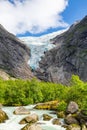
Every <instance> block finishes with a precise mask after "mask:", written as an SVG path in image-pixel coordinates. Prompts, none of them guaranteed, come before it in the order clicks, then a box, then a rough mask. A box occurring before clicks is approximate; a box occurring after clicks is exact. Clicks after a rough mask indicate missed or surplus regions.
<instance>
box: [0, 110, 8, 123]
mask: <svg viewBox="0 0 87 130" xmlns="http://www.w3.org/2000/svg"><path fill="white" fill-rule="evenodd" d="M7 119H8V116H7V114H6V113H5V112H4V111H3V110H1V109H0V123H3V122H5V120H7Z"/></svg>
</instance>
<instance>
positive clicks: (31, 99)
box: [0, 75, 87, 109]
mask: <svg viewBox="0 0 87 130" xmlns="http://www.w3.org/2000/svg"><path fill="white" fill-rule="evenodd" d="M56 99H58V100H59V101H64V102H66V103H68V102H70V101H76V102H77V103H78V104H79V106H80V108H81V109H84V108H85V109H86V108H87V83H86V82H83V81H81V80H80V79H79V77H78V76H75V75H73V76H72V79H71V82H70V85H69V86H64V85H62V84H54V83H49V82H40V81H37V80H36V79H32V80H31V81H29V80H21V79H17V80H7V81H4V80H2V79H0V103H1V104H3V105H7V106H12V105H28V104H34V103H38V102H46V101H51V100H56Z"/></svg>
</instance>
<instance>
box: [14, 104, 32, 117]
mask: <svg viewBox="0 0 87 130" xmlns="http://www.w3.org/2000/svg"><path fill="white" fill-rule="evenodd" d="M13 113H14V114H16V115H26V114H30V111H29V110H28V109H26V108H24V107H23V106H21V107H18V108H17V109H16V110H15V111H14V112H13Z"/></svg>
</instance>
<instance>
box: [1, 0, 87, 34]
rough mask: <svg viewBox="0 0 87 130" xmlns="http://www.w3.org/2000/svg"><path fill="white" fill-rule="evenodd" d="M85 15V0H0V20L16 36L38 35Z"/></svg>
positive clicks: (86, 11) (60, 27)
mask: <svg viewBox="0 0 87 130" xmlns="http://www.w3.org/2000/svg"><path fill="white" fill-rule="evenodd" d="M85 15H87V0H0V24H2V25H3V26H4V27H5V28H6V29H7V30H8V31H9V32H11V33H13V34H15V35H17V36H41V35H43V34H48V33H51V32H54V31H58V30H60V29H64V28H67V27H69V26H70V25H71V24H73V23H74V22H75V21H77V20H81V19H82V18H83V17H84V16H85Z"/></svg>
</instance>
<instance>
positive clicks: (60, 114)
mask: <svg viewBox="0 0 87 130" xmlns="http://www.w3.org/2000/svg"><path fill="white" fill-rule="evenodd" d="M57 117H58V118H65V112H63V111H61V112H57Z"/></svg>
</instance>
